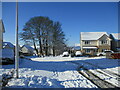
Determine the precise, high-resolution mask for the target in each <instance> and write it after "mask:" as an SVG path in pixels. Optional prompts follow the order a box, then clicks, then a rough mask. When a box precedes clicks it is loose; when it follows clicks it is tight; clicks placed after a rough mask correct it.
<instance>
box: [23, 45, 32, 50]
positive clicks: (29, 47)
mask: <svg viewBox="0 0 120 90" xmlns="http://www.w3.org/2000/svg"><path fill="white" fill-rule="evenodd" d="M22 47H26V48H27V49H30V50H34V49H33V48H32V47H31V46H28V45H23V46H22Z"/></svg>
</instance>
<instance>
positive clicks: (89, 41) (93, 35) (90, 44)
mask: <svg viewBox="0 0 120 90" xmlns="http://www.w3.org/2000/svg"><path fill="white" fill-rule="evenodd" d="M80 42H81V52H82V53H83V54H89V55H97V53H102V52H104V51H105V50H110V44H111V39H110V38H109V35H108V34H107V33H106V32H81V33H80Z"/></svg>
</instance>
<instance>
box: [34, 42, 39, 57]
mask: <svg viewBox="0 0 120 90" xmlns="http://www.w3.org/2000/svg"><path fill="white" fill-rule="evenodd" d="M33 44H34V49H35V51H36V53H37V55H38V50H37V48H36V44H35V41H34V40H33Z"/></svg>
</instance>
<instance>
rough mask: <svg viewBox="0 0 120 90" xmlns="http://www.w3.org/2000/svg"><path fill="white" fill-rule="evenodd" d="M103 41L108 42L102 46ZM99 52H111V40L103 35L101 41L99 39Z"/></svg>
mask: <svg viewBox="0 0 120 90" xmlns="http://www.w3.org/2000/svg"><path fill="white" fill-rule="evenodd" d="M102 40H103V41H105V40H106V41H107V43H105V44H102ZM98 48H99V49H98V52H103V51H104V50H110V49H111V39H110V38H109V37H108V36H107V35H103V36H102V37H101V38H100V39H99V45H98Z"/></svg>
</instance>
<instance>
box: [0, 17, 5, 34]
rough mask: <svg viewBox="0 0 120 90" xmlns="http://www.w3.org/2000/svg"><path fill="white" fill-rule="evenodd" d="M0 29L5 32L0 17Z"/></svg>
mask: <svg viewBox="0 0 120 90" xmlns="http://www.w3.org/2000/svg"><path fill="white" fill-rule="evenodd" d="M0 29H1V30H2V32H5V28H4V24H3V21H2V19H0Z"/></svg>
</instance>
